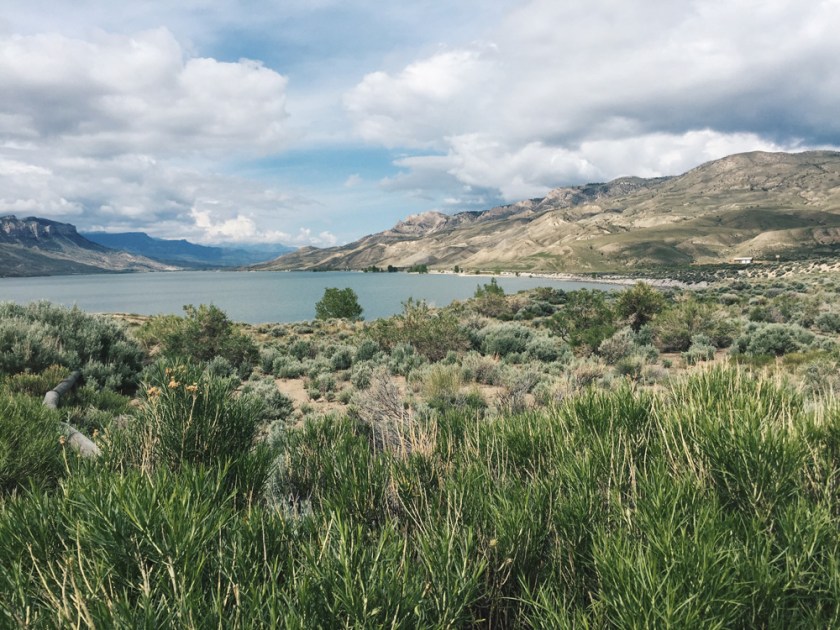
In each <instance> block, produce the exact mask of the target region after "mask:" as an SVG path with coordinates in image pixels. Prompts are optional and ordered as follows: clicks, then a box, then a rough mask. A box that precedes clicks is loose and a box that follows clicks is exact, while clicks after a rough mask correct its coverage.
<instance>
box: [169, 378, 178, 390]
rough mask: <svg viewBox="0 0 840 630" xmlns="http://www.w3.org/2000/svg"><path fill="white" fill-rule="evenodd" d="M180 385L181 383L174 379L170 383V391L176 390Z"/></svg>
mask: <svg viewBox="0 0 840 630" xmlns="http://www.w3.org/2000/svg"><path fill="white" fill-rule="evenodd" d="M179 385H180V383H179V382H178V381H176V380H175V379H174V378H173V379H172V380H171V381H169V389H175V388H176V387H178V386H179Z"/></svg>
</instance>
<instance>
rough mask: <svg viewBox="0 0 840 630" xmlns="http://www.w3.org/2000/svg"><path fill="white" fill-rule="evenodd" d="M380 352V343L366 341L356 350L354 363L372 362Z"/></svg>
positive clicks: (370, 340)
mask: <svg viewBox="0 0 840 630" xmlns="http://www.w3.org/2000/svg"><path fill="white" fill-rule="evenodd" d="M380 351H381V349H380V347H379V344H378V343H376V342H375V341H374V340H373V339H365V340H363V341H362V343H360V344H359V346H358V347H357V348H356V356H355V357H354V358H353V361H354V362H359V361H370V360H371V359H372V358H373V357H375V356H376V354H377V353H378V352H380Z"/></svg>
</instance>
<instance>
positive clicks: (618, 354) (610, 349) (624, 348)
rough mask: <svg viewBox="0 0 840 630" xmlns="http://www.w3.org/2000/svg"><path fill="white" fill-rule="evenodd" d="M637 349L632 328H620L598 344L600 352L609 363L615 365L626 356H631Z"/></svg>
mask: <svg viewBox="0 0 840 630" xmlns="http://www.w3.org/2000/svg"><path fill="white" fill-rule="evenodd" d="M635 349H636V344H635V335H634V334H633V331H632V330H631V329H630V328H624V329H622V330H619V331H618V332H617V333H615V334H614V335H613V336H612V337H610V338H609V339H604V340H603V341H602V342H601V344H600V345H599V346H598V354H599V355H601V356H602V357H603V358H604V361H606V362H607V364H608V365H615V364H616V363H618V362H619V361H620V360H621V359H623V358H624V357H627V356H630V355H631V354H633V352H634V351H635Z"/></svg>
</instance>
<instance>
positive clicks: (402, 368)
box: [388, 343, 426, 376]
mask: <svg viewBox="0 0 840 630" xmlns="http://www.w3.org/2000/svg"><path fill="white" fill-rule="evenodd" d="M425 363H426V360H425V359H424V358H423V357H422V356H420V355H419V354H417V352H415V350H414V346H412V345H409V344H406V343H403V344H400V345H398V346H397V347H395V348H394V349H393V350H392V351H391V358H390V360H389V361H388V369H389V370H390V371H391V374H400V375H402V376H408V375H409V373H410V372H411V371H412V370H414V369H415V368H418V367H420V366H421V365H423V364H425Z"/></svg>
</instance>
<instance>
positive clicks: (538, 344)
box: [525, 335, 572, 363]
mask: <svg viewBox="0 0 840 630" xmlns="http://www.w3.org/2000/svg"><path fill="white" fill-rule="evenodd" d="M525 352H526V353H527V354H528V357H529V358H530V359H533V360H535V361H542V362H543V363H552V362H554V361H561V362H565V361H568V360H570V359H571V358H572V352H571V349H570V348H569V346H567V345H566V344H564V343H562V342H561V341H560V340H559V339H557V338H556V337H550V336H547V335H534V337H532V338H531V340H530V341H529V342H528V345H527V346H526V347H525Z"/></svg>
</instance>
